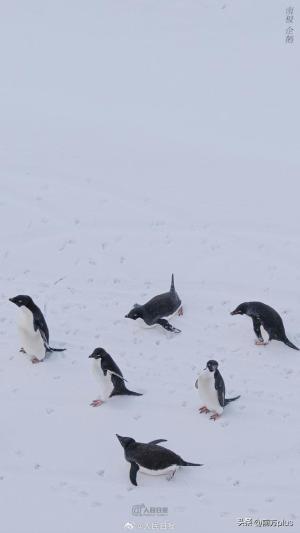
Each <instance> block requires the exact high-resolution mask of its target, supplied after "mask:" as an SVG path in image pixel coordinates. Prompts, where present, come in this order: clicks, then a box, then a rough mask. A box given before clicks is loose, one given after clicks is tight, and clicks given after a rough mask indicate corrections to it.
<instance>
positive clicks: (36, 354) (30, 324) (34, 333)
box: [9, 294, 65, 363]
mask: <svg viewBox="0 0 300 533" xmlns="http://www.w3.org/2000/svg"><path fill="white" fill-rule="evenodd" d="M9 301H10V302H12V303H14V304H15V305H17V306H18V307H20V311H21V313H20V318H19V323H18V329H19V335H20V338H21V345H22V348H21V350H20V351H21V352H23V353H25V354H26V355H28V357H29V358H30V359H31V361H32V363H40V362H41V361H43V359H44V358H45V355H46V353H48V352H63V351H64V350H65V348H51V346H49V330H48V326H47V323H46V320H45V318H44V315H43V313H42V311H41V310H40V309H39V307H38V306H37V305H36V304H35V303H34V301H33V300H32V298H31V297H30V296H26V295H22V294H20V295H19V296H15V297H14V298H9Z"/></svg>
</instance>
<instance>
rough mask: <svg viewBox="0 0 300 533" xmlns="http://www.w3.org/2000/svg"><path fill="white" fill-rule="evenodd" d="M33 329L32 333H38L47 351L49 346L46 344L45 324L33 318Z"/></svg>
mask: <svg viewBox="0 0 300 533" xmlns="http://www.w3.org/2000/svg"><path fill="white" fill-rule="evenodd" d="M33 329H34V331H39V333H40V335H41V337H42V339H43V342H44V345H45V349H46V350H48V349H49V344H48V335H47V330H46V328H45V324H44V321H43V320H41V319H40V318H37V317H34V318H33Z"/></svg>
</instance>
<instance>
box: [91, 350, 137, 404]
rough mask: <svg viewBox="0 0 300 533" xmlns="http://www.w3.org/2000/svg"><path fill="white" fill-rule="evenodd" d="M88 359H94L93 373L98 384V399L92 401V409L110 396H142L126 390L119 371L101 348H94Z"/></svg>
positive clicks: (123, 379)
mask: <svg viewBox="0 0 300 533" xmlns="http://www.w3.org/2000/svg"><path fill="white" fill-rule="evenodd" d="M89 358H90V359H94V361H93V373H94V375H95V377H96V379H97V381H98V382H99V384H100V397H99V398H98V399H97V400H93V401H92V403H91V404H90V405H91V406H92V407H98V406H99V405H102V404H103V403H104V402H105V401H106V400H108V398H111V397H112V396H122V395H127V396H143V395H142V394H141V393H139V392H133V391H131V390H128V389H127V388H126V386H125V383H124V381H126V379H125V378H124V377H123V374H122V372H121V370H120V369H119V367H118V366H117V365H116V363H115V362H114V360H113V358H112V357H111V356H110V355H109V354H108V353H107V352H106V351H105V350H104V349H103V348H95V350H94V351H93V353H92V354H91V355H89Z"/></svg>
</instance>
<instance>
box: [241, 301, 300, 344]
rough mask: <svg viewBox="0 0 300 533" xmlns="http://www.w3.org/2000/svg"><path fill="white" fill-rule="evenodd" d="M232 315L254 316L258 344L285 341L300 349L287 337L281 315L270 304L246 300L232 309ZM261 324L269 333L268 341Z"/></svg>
mask: <svg viewBox="0 0 300 533" xmlns="http://www.w3.org/2000/svg"><path fill="white" fill-rule="evenodd" d="M231 315H248V316H250V318H252V322H253V329H254V333H255V335H256V337H257V340H256V344H258V345H260V344H268V342H270V341H272V340H276V341H281V342H284V344H286V345H287V346H289V347H290V348H293V349H294V350H299V348H297V346H295V345H294V344H293V343H292V342H291V341H289V339H288V338H287V336H286V334H285V329H284V325H283V322H282V318H281V316H280V315H279V314H278V313H277V311H275V309H273V308H272V307H270V306H269V305H266V304H264V303H262V302H244V303H242V304H240V305H239V306H238V307H237V308H236V309H235V310H234V311H232V312H231ZM261 326H263V328H264V329H265V330H266V332H267V333H268V335H269V340H268V342H265V341H264V339H263V336H262V334H261V329H260V328H261Z"/></svg>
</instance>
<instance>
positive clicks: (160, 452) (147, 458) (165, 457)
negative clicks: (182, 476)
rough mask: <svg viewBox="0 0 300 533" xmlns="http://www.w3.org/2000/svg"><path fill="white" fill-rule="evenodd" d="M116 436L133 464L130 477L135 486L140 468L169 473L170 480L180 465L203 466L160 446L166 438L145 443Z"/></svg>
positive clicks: (155, 474)
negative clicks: (185, 459) (189, 461)
mask: <svg viewBox="0 0 300 533" xmlns="http://www.w3.org/2000/svg"><path fill="white" fill-rule="evenodd" d="M116 436H117V437H118V439H119V441H120V443H121V445H122V446H123V448H124V455H125V459H126V461H128V462H129V463H130V465H131V466H130V472H129V477H130V481H131V483H132V484H133V485H135V486H137V481H136V475H137V473H138V471H139V470H140V472H143V473H144V474H150V475H152V476H157V475H161V474H168V478H167V479H168V480H170V479H172V477H173V476H174V474H175V472H176V470H178V468H179V467H180V466H203V465H202V464H199V463H188V462H187V461H184V460H183V459H182V458H181V457H180V456H179V455H177V454H176V453H174V452H172V451H171V450H168V448H164V447H163V446H158V444H159V443H160V442H166V440H165V439H156V440H153V441H151V442H149V443H148V444H145V443H142V442H136V441H135V440H134V439H132V438H130V437H121V436H120V435H116Z"/></svg>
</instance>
